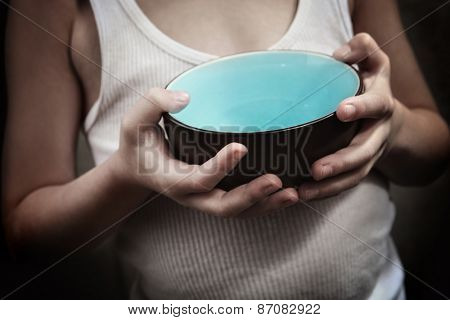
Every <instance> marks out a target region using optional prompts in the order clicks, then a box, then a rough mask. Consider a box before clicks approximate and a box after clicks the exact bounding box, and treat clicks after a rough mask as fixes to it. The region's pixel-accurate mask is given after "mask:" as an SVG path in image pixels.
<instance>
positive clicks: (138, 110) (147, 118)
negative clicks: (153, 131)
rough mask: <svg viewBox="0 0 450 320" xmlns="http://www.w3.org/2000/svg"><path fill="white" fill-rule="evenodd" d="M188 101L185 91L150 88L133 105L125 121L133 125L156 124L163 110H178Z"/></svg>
mask: <svg viewBox="0 0 450 320" xmlns="http://www.w3.org/2000/svg"><path fill="white" fill-rule="evenodd" d="M188 103H189V95H188V94H187V93H186V92H183V91H171V90H165V89H162V88H152V89H150V91H149V92H148V93H147V94H145V95H144V96H143V97H142V98H141V99H139V100H138V102H137V103H136V104H135V105H134V107H133V110H132V112H129V113H128V114H127V116H128V118H127V119H126V121H127V122H130V123H132V124H134V125H137V124H144V123H145V124H157V123H158V122H159V120H160V119H161V116H162V114H163V113H164V112H177V111H180V110H181V109H182V108H183V107H185V106H186V105H187V104H188Z"/></svg>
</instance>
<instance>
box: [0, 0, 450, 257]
mask: <svg viewBox="0 0 450 320" xmlns="http://www.w3.org/2000/svg"><path fill="white" fill-rule="evenodd" d="M11 5H12V6H14V7H15V8H17V9H18V10H19V11H21V12H22V13H24V14H25V15H27V16H29V17H30V18H32V19H33V20H34V21H36V22H37V23H39V24H40V25H42V26H43V27H44V28H46V29H47V30H49V31H50V32H52V33H54V34H56V35H57V36H58V37H59V38H60V39H61V40H63V41H65V42H66V43H70V44H71V45H72V46H73V47H74V48H76V49H77V50H79V51H80V52H82V53H83V55H85V56H87V57H89V59H91V60H92V61H94V62H96V63H98V64H100V63H101V59H100V50H99V45H98V38H97V33H96V29H95V22H94V20H93V16H92V12H91V10H90V8H89V6H88V3H87V2H85V1H74V0H64V1H62V0H47V1H26V0H14V1H11ZM140 5H141V7H142V9H143V10H144V12H145V13H146V14H147V15H148V16H149V17H150V18H151V19H152V21H153V22H154V23H155V24H156V25H157V26H158V27H159V28H160V29H161V30H162V31H164V32H166V33H167V34H168V35H170V36H171V37H172V38H174V39H175V40H177V41H179V42H181V43H184V44H186V45H189V46H191V47H194V48H196V49H198V50H202V51H206V52H209V53H213V54H218V55H221V54H229V53H233V52H237V51H244V50H258V49H264V48H267V47H269V46H270V45H271V44H272V43H274V42H276V40H278V39H279V38H281V37H282V35H283V34H284V33H285V32H286V30H287V28H288V26H289V24H290V21H291V20H292V17H293V14H294V12H295V6H296V2H295V1H285V2H282V3H281V4H280V2H277V3H275V2H273V1H268V0H267V1H256V0H255V1H250V0H249V1H246V2H245V3H244V4H243V2H242V1H237V0H232V1H227V2H223V1H218V0H217V1H211V0H209V1H207V0H189V1H183V2H181V1H157V0H154V1H146V2H144V1H141V2H140ZM218 6H219V7H220V10H218V9H217V8H218ZM350 8H351V10H352V15H353V21H354V28H355V31H356V32H367V33H368V34H367V33H363V34H359V35H357V36H356V37H355V38H354V39H352V40H351V41H350V43H349V44H347V45H346V46H344V47H343V48H340V49H339V50H338V51H336V53H335V57H336V58H337V59H340V60H343V61H346V62H350V63H353V62H356V61H359V60H360V58H362V57H364V56H365V54H366V53H369V52H372V51H374V49H376V48H377V43H376V41H378V42H379V43H384V42H385V41H386V40H388V39H387V38H389V36H390V35H395V34H398V33H399V32H400V31H401V30H402V26H401V24H400V20H399V17H398V12H397V8H396V6H395V3H394V1H391V0H364V1H357V2H353V1H351V2H350ZM54 12H57V13H58V14H53V13H54ZM169 13H170V14H169ZM169 16H170V19H169V18H167V19H166V17H169ZM260 21H264V23H260ZM186 22H188V23H186ZM186 25H189V28H192V30H191V32H186V30H185V29H184V28H185V26H186ZM236 26H239V28H236ZM205 28H207V30H209V31H210V32H207V33H204V30H205ZM241 30H244V31H242V32H241ZM237 31H239V32H237ZM202 32H203V33H202ZM217 34H220V35H223V37H221V38H220V41H218V38H217V36H216V35H217ZM369 34H371V36H369ZM18 39H20V41H18ZM249 39H250V40H251V41H250V42H249ZM6 47H7V79H8V94H9V109H8V119H7V128H6V137H5V152H4V158H3V183H4V185H5V186H7V187H6V188H3V190H4V194H3V206H4V209H5V210H4V212H5V213H6V214H5V216H4V223H5V226H6V230H7V237H8V240H9V243H10V244H11V247H12V248H13V250H14V251H15V252H16V253H18V254H25V253H30V252H33V253H35V254H36V253H40V252H45V253H49V251H52V252H55V251H58V250H59V249H60V250H66V249H67V248H71V247H74V246H76V245H78V244H80V243H82V242H83V241H84V240H86V239H88V238H90V237H91V236H93V235H95V234H97V233H98V232H100V231H101V230H103V229H104V228H106V227H108V226H109V225H110V224H112V223H113V222H115V221H117V220H118V219H120V218H121V217H123V216H124V215H125V214H127V213H128V212H130V211H131V210H132V209H133V208H135V207H136V206H137V205H138V204H139V203H141V202H143V201H144V200H145V199H147V198H149V197H152V196H154V195H155V194H157V193H161V194H163V195H164V196H166V197H169V198H172V199H173V200H175V201H177V202H178V203H180V204H182V205H185V206H189V207H193V208H196V209H199V210H202V211H205V212H206V213H208V214H211V215H217V216H225V217H229V216H246V215H255V214H258V215H264V214H268V213H270V212H272V211H274V210H277V209H279V208H283V207H286V206H289V205H292V204H294V203H296V202H297V201H298V200H299V198H301V199H303V200H310V199H315V198H321V197H326V196H329V195H332V194H336V193H339V192H342V191H344V190H347V189H349V188H351V187H353V186H355V185H356V184H358V183H359V182H360V181H361V180H362V179H363V178H364V177H365V176H366V175H367V174H368V172H369V171H370V170H371V169H372V168H374V167H376V169H377V170H379V171H381V172H382V173H383V174H384V175H386V176H387V177H388V178H389V179H391V180H392V181H394V182H397V183H404V184H417V183H424V182H428V181H431V180H432V179H434V178H435V177H436V176H438V175H439V174H440V172H441V168H442V167H443V166H444V165H445V164H446V161H447V157H448V149H449V133H448V127H447V125H446V124H445V122H444V121H443V120H442V119H441V117H440V116H439V114H438V112H437V109H436V106H435V104H434V102H433V99H432V97H431V95H430V93H429V90H428V88H427V86H426V84H425V82H424V80H423V77H422V75H421V73H420V70H419V68H418V66H417V62H416V60H415V58H414V55H413V53H412V51H411V48H410V46H409V44H408V42H407V40H406V38H404V37H401V38H399V39H398V40H396V41H394V42H393V43H392V44H391V45H389V46H387V47H383V50H378V51H376V53H374V54H372V55H371V56H369V57H368V58H366V59H364V60H363V61H361V62H360V63H359V66H360V69H361V70H362V72H363V78H364V82H365V85H366V88H367V91H366V93H365V94H364V95H362V96H360V97H355V98H351V99H348V100H346V101H343V102H342V104H341V105H340V106H339V109H338V117H339V118H340V119H341V120H342V121H353V120H355V119H363V121H364V126H363V129H362V131H361V132H360V133H359V134H358V135H357V136H356V137H355V138H354V140H353V141H352V143H351V144H350V146H349V147H347V148H345V149H342V150H340V151H338V152H337V153H335V154H333V155H329V156H327V157H325V158H323V159H320V160H318V161H317V162H316V163H314V164H313V176H314V178H315V180H317V181H316V182H312V183H308V184H305V185H302V186H300V188H299V189H298V190H295V189H292V188H289V189H280V188H281V187H282V186H281V181H280V180H279V179H278V178H277V177H276V176H274V175H265V176H262V177H260V178H258V179H255V180H254V181H252V182H251V183H249V184H247V185H244V186H241V187H239V188H237V189H235V190H231V191H229V192H225V191H223V190H219V189H215V188H214V185H215V184H216V183H217V182H218V181H220V180H221V178H222V177H223V176H224V175H225V174H226V172H227V171H228V170H230V169H231V168H233V166H234V165H236V163H237V162H238V161H239V160H240V159H241V158H242V157H243V156H244V155H245V153H246V148H245V147H244V146H242V145H239V144H231V145H229V146H227V147H225V148H224V149H223V150H221V151H220V152H219V153H218V154H217V155H216V157H214V158H213V159H211V160H210V161H208V162H207V163H205V164H204V165H202V166H189V165H186V164H182V163H180V162H179V161H177V160H175V159H173V158H172V157H171V155H170V154H169V152H168V151H167V146H166V144H165V142H164V139H163V135H162V133H161V131H160V130H158V129H156V126H153V127H150V128H149V129H148V130H147V131H146V132H145V133H146V134H148V136H149V137H150V139H152V141H153V142H154V148H153V151H154V152H152V153H151V155H150V157H151V159H152V163H156V164H158V163H161V162H164V163H166V164H168V168H170V170H166V171H165V172H164V173H162V172H160V171H158V170H156V171H155V172H153V173H152V174H151V175H145V176H144V175H139V174H137V170H136V168H137V163H138V161H139V159H138V158H137V154H138V153H137V152H136V150H137V149H138V148H139V145H140V144H141V143H142V141H141V140H139V139H138V138H137V137H136V134H135V133H136V128H137V126H138V125H139V124H141V123H142V122H145V123H146V124H155V125H156V124H157V123H158V121H159V120H160V117H161V114H162V112H165V111H173V110H177V109H180V108H183V107H184V106H185V105H186V104H187V103H188V101H189V96H188V95H187V94H186V93H184V92H169V91H166V90H163V89H158V88H153V89H149V91H148V92H147V93H145V96H144V97H143V98H142V99H140V101H139V102H137V104H136V105H135V106H133V108H130V111H129V112H128V113H127V114H126V115H125V116H124V118H123V120H122V127H121V135H120V146H119V149H118V150H117V151H116V152H115V153H114V154H113V155H112V156H111V157H110V158H109V159H108V160H107V161H106V162H104V163H103V164H101V165H99V166H97V167H95V168H93V169H92V170H90V171H89V172H87V173H86V174H84V175H82V176H80V177H76V175H75V170H74V167H75V163H74V161H75V147H76V138H77V133H78V130H79V128H80V125H81V122H82V119H83V118H84V116H85V114H86V113H87V111H88V110H89V106H91V105H92V104H93V102H94V101H95V99H96V97H97V95H98V92H99V87H100V86H99V84H100V72H99V70H98V68H97V67H96V66H95V65H93V64H91V63H89V62H87V61H86V59H84V58H82V57H81V56H80V55H78V54H76V53H75V52H73V51H71V50H70V49H68V48H67V47H66V46H64V45H62V44H61V43H59V42H57V41H55V39H53V38H52V37H50V36H49V35H48V34H46V33H44V32H42V31H41V30H39V29H37V28H35V27H34V26H32V25H31V24H30V23H29V22H27V21H26V20H24V19H23V18H20V17H19V16H17V15H15V14H11V15H10V16H9V19H8V26H7V46H6ZM24 92H25V93H26V94H24ZM348 105H352V106H353V107H354V113H352V114H350V113H349V109H348ZM143 119H144V120H143ZM55 132H57V133H58V134H56V135H55ZM177 167H178V168H179V167H183V169H184V170H183V171H182V172H180V170H175V169H174V168H177ZM157 168H158V166H157ZM411 172H414V174H411ZM115 199H120V201H115ZM150 207H151V204H150Z"/></svg>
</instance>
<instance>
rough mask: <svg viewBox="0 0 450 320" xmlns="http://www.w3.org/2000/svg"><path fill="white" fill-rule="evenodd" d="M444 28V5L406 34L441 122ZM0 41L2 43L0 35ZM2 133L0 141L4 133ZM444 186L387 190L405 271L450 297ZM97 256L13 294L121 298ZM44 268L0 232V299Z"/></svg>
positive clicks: (445, 97)
mask: <svg viewBox="0 0 450 320" xmlns="http://www.w3.org/2000/svg"><path fill="white" fill-rule="evenodd" d="M444 2H445V1H444V0H433V1H421V0H400V1H399V3H400V8H401V12H402V18H403V22H404V24H405V26H409V25H411V24H412V23H414V22H415V21H417V20H418V19H420V18H421V17H423V16H424V15H425V14H426V13H428V12H430V11H432V10H433V9H434V8H436V7H437V6H438V5H440V4H442V3H444ZM5 12H6V10H5V6H4V5H2V4H1V3H0V23H1V27H2V28H1V30H4V21H5V19H4V17H5ZM449 32H450V5H448V6H447V7H445V8H444V9H443V10H441V11H439V12H438V13H436V14H435V15H433V16H432V17H430V18H429V19H427V20H426V21H424V22H422V23H421V24H419V25H418V26H417V27H415V28H414V29H412V30H411V31H410V32H408V36H409V38H410V40H411V42H412V44H413V47H414V49H415V52H416V55H417V57H418V59H419V62H420V64H421V67H422V69H423V71H424V73H425V76H426V78H427V80H428V84H429V85H430V87H431V89H432V91H433V94H434V96H435V98H436V100H437V102H438V104H439V106H440V109H441V112H442V114H443V115H444V117H445V118H446V119H447V122H448V121H449V119H450V110H449V103H450V90H449V89H450V60H449V57H450V43H449V41H448V33H449ZM0 42H1V45H2V46H3V32H0ZM0 49H1V50H0V58H1V60H0V61H4V57H3V47H1V48H0ZM0 77H1V78H0V84H1V90H0V99H1V100H0V105H1V106H2V108H1V116H2V117H1V119H2V126H1V128H3V119H4V114H5V111H6V107H5V106H6V97H5V90H4V65H3V63H0ZM1 134H2V136H1V138H3V130H2V131H1ZM1 141H3V139H2V140H1ZM78 157H79V161H78V170H79V172H84V171H85V170H87V169H88V168H89V167H90V166H91V165H92V162H91V161H90V155H89V152H88V149H87V148H86V146H85V143H84V141H83V139H80V147H79V153H78ZM418 170H420V168H419V169H418ZM412 174H413V173H412ZM449 186H450V174H449V172H447V173H446V174H445V175H444V176H443V177H441V178H440V179H439V180H438V181H436V182H435V183H434V184H432V185H430V186H429V187H426V188H401V187H398V186H392V188H391V194H392V197H393V199H394V201H395V202H396V205H397V212H398V214H397V220H396V223H395V226H394V230H393V234H394V238H395V240H396V244H397V246H398V249H399V252H400V255H401V258H402V261H403V264H404V266H405V268H406V269H407V270H409V271H410V272H412V273H413V274H415V275H416V276H418V277H419V278H421V279H423V280H424V281H426V282H427V283H429V284H430V285H431V286H433V287H434V288H436V289H437V290H439V291H441V292H442V293H444V294H445V295H447V296H450V276H449V270H450V259H449V258H448V256H449V249H450V238H449V233H448V228H449V226H450V197H449ZM98 254H99V253H98V251H96V250H95V249H94V248H85V249H83V250H81V251H80V252H79V253H77V254H75V255H73V256H72V257H71V258H69V259H67V260H65V261H64V262H63V263H61V264H59V265H58V266H56V267H55V268H53V269H52V270H51V271H49V272H47V273H46V274H45V275H43V276H40V277H39V278H38V279H36V280H35V281H33V282H32V283H30V284H28V285H27V286H25V287H24V288H22V289H21V290H19V291H18V292H17V293H16V294H14V295H12V296H11V298H19V299H115V298H124V297H123V296H122V295H121V294H120V291H121V290H119V288H120V281H119V280H118V277H117V276H114V274H113V273H114V261H113V260H112V258H111V257H108V256H107V257H105V256H103V253H102V256H101V259H100V257H99V256H98ZM100 260H102V261H106V264H105V262H103V263H100V262H99V261H100ZM48 265H49V262H48V261H35V262H33V264H24V263H17V262H13V261H12V260H11V258H10V257H9V256H8V254H7V250H6V246H5V243H4V239H3V237H2V234H1V233H0V296H4V295H5V294H7V293H9V292H10V291H11V290H13V289H15V288H16V287H17V286H19V285H20V284H22V283H24V282H25V281H27V280H28V279H30V278H31V277H32V276H34V275H36V274H37V273H38V272H39V271H41V270H42V269H44V268H45V267H47V266H48ZM406 290H407V296H408V298H409V299H440V298H442V297H441V296H439V295H438V294H437V293H436V292H434V291H433V290H431V289H430V288H428V287H427V286H425V285H423V284H421V283H420V282H418V281H417V280H415V279H414V278H412V277H410V276H406Z"/></svg>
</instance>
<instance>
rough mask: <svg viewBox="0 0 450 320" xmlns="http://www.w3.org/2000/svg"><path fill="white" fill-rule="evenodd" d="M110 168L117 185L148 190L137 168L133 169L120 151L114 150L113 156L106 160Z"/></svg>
mask: <svg viewBox="0 0 450 320" xmlns="http://www.w3.org/2000/svg"><path fill="white" fill-rule="evenodd" d="M105 165H106V166H107V168H108V174H109V176H110V178H111V180H112V183H114V184H115V185H120V186H124V187H127V188H133V189H135V188H136V189H143V190H148V188H146V187H145V186H143V185H142V184H141V183H140V182H139V179H138V177H137V169H133V165H130V164H129V163H128V162H127V161H126V160H125V159H124V158H123V156H122V155H121V154H120V152H119V151H116V152H114V153H113V154H112V155H111V157H110V158H109V159H108V160H107V161H106V162H105Z"/></svg>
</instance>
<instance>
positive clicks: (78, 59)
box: [72, 0, 298, 113]
mask: <svg viewBox="0 0 450 320" xmlns="http://www.w3.org/2000/svg"><path fill="white" fill-rule="evenodd" d="M137 4H138V5H139V7H140V9H141V10H142V12H143V13H144V14H145V16H146V17H147V18H148V19H150V21H152V23H153V24H154V25H155V26H156V27H157V28H158V29H159V30H161V32H163V33H164V34H166V35H167V36H168V37H170V38H172V39H174V40H175V41H177V42H179V43H181V44H183V45H185V46H188V47H191V48H194V49H196V50H199V51H202V52H207V53H210V54H214V55H226V54H232V53H235V52H241V51H249V50H262V49H265V48H267V47H269V46H270V45H272V44H273V43H275V42H277V41H278V40H279V39H280V38H281V37H282V36H283V34H284V33H285V32H286V31H287V29H288V28H289V26H290V24H291V22H292V20H293V18H294V16H295V12H296V9H297V5H298V0H284V1H279V2H275V1H272V0H258V1H256V0H248V1H240V0H229V1H219V0H185V1H174V0H149V1H143V0H138V1H137ZM72 46H73V47H74V48H75V49H77V51H79V52H81V53H82V55H79V54H77V53H72V61H73V63H74V67H75V70H76V72H77V73H78V75H79V77H80V79H81V83H82V89H83V93H84V100H85V101H84V102H85V103H84V105H85V106H86V107H85V109H86V110H85V112H86V113H87V111H88V109H89V106H91V105H92V104H93V103H94V102H95V100H96V98H97V96H98V92H99V90H100V78H101V77H100V75H101V71H100V69H99V67H98V66H101V65H102V61H101V52H100V45H99V38H98V30H97V26H96V22H95V17H94V14H93V11H92V8H91V6H90V4H89V1H85V2H83V3H82V5H81V6H80V11H79V14H78V16H77V18H76V21H75V23H74V28H73V34H72ZM86 58H88V59H86ZM89 60H90V61H89Z"/></svg>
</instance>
